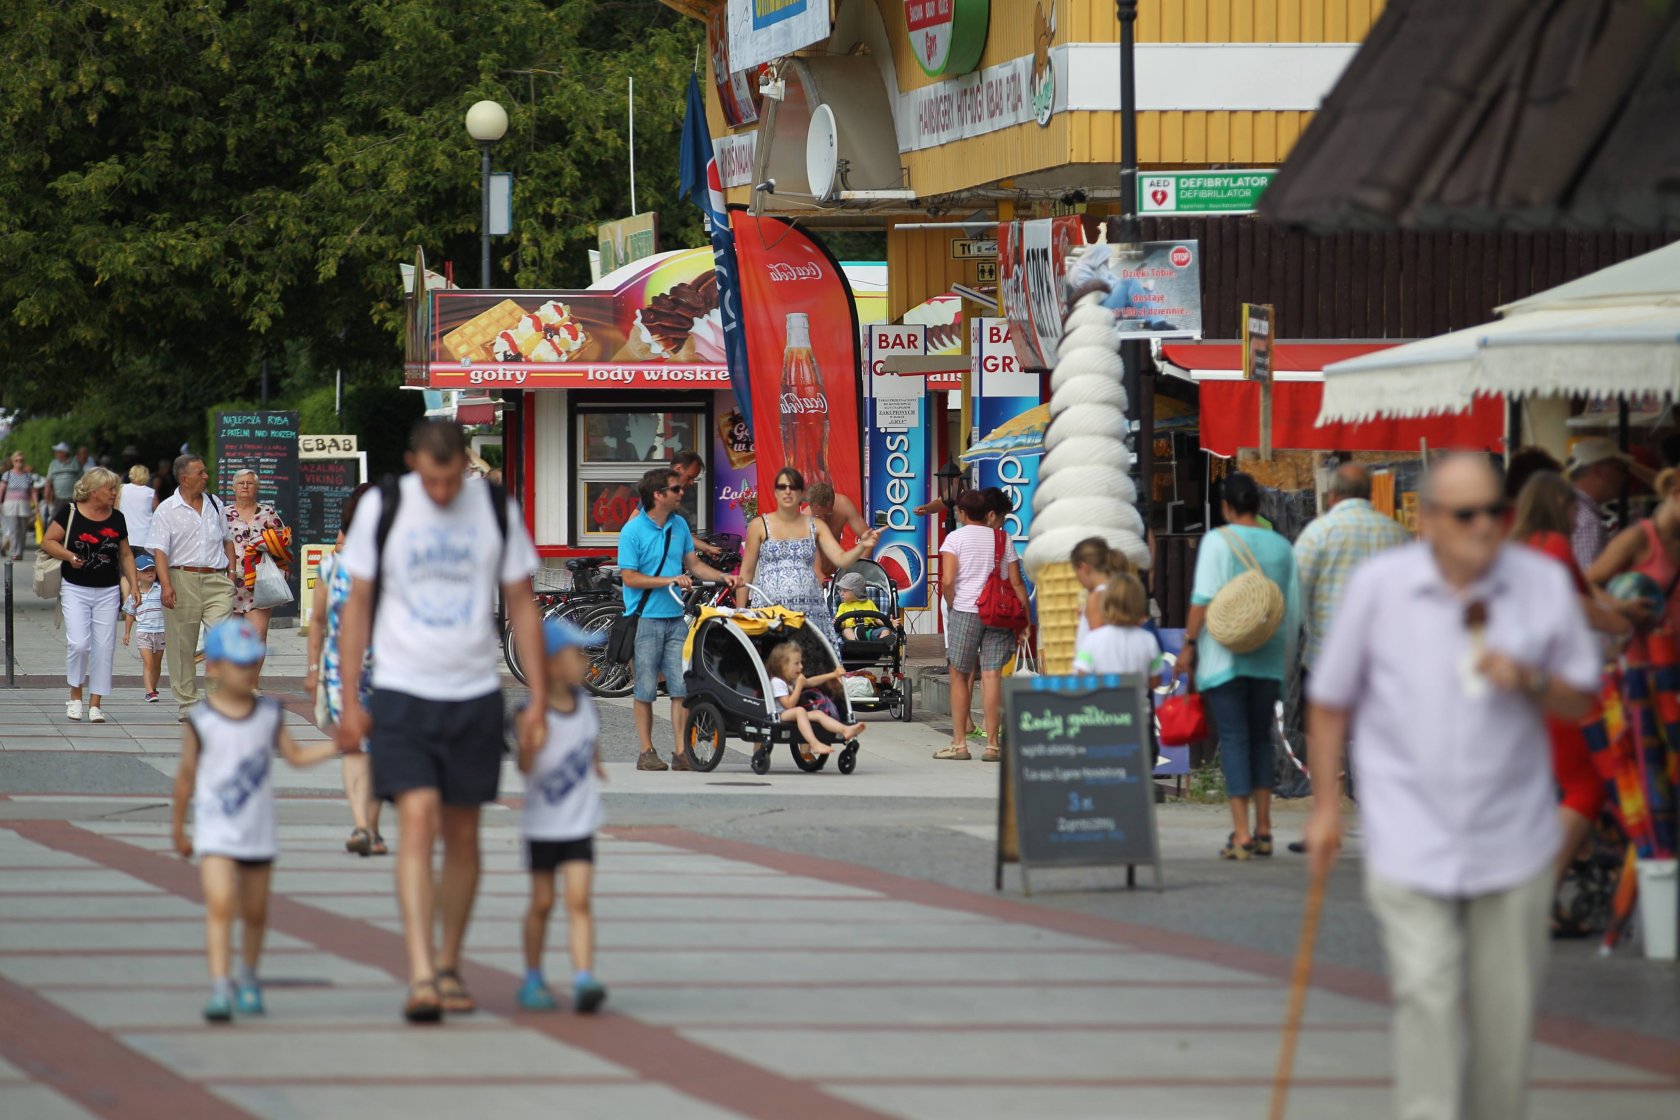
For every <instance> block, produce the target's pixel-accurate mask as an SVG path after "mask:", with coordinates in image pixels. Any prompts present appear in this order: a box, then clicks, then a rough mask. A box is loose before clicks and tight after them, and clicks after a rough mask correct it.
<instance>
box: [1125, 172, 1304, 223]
mask: <svg viewBox="0 0 1680 1120" xmlns="http://www.w3.org/2000/svg"><path fill="white" fill-rule="evenodd" d="M1276 176H1277V172H1276V171H1275V170H1272V169H1269V168H1268V169H1260V170H1246V171H1150V172H1146V173H1140V174H1139V175H1138V213H1140V214H1252V213H1254V211H1255V210H1256V209H1257V208H1258V206H1259V204H1260V196H1261V194H1263V193H1265V190H1266V188H1267V187H1268V186H1270V185H1271V182H1272V180H1273V179H1274V178H1275V177H1276Z"/></svg>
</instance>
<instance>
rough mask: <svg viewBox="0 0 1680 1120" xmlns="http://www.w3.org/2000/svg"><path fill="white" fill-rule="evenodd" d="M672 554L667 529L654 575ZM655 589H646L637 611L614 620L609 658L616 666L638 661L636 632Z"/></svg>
mask: <svg viewBox="0 0 1680 1120" xmlns="http://www.w3.org/2000/svg"><path fill="white" fill-rule="evenodd" d="M670 554H671V528H670V526H666V528H665V547H664V548H662V549H660V550H659V563H657V564H655V565H654V566H653V574H654V575H655V576H657V575H659V572H660V569H662V568H664V567H665V557H667V556H669V555H670ZM653 592H654V588H651V587H649V588H646V589H645V590H643V592H642V599H641V602H639V603H637V604H636V609H635V610H633V611H626V612H625V613H623V614H621V615H619V616H618V617H617V618H615V619H613V624H612V629H611V630H609V631H607V657H608V658H610V659H611V660H612V662H613V664H615V665H628V664H630V663H631V662H632V661H634V660H635V659H636V630H637V628H638V627H639V626H641V622H642V610H643V608H645V607H646V606H647V601H648V596H649V595H652V594H653Z"/></svg>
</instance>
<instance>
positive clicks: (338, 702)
mask: <svg viewBox="0 0 1680 1120" xmlns="http://www.w3.org/2000/svg"><path fill="white" fill-rule="evenodd" d="M374 486H375V484H374V483H372V482H364V483H362V484H361V485H360V486H358V487H356V488H355V489H354V490H352V491H351V492H350V496H349V497H348V498H346V499H345V500H344V513H343V515H342V516H341V517H340V519H339V520H340V523H341V524H344V525H349V524H350V520H351V518H352V517H354V516H355V513H356V503H357V502H359V501H361V499H362V495H363V494H365V493H367V492H368V491H369V490H372V489H374ZM343 547H344V532H343V530H340V531H339V534H338V545H337V548H335V549H334V550H333V552H332V553H331V554H329V555H328V556H326V557H325V558H324V559H322V561H321V569H320V572H319V573H318V574H317V575H316V577H315V600H314V604H315V605H314V607H313V608H312V612H311V613H312V615H313V617H314V618H315V619H316V620H317V621H316V622H315V624H314V625H312V626H311V627H310V628H309V678H308V679H307V680H306V681H304V685H303V688H304V691H305V692H306V693H308V694H309V695H311V696H315V697H316V698H317V699H316V705H315V713H316V719H317V720H318V721H321V722H322V726H323V727H328V726H332V725H334V724H337V723H338V720H339V716H340V715H341V714H342V713H343V711H344V675H343V673H342V672H340V670H339V664H338V634H339V626H340V623H341V620H342V618H343V616H344V604H345V601H346V600H348V599H349V598H350V572H349V571H348V570H347V569H346V568H345V567H344V565H343V564H340V563H339V562H338V549H339V548H343ZM372 666H373V651H372V649H371V648H370V649H369V650H368V655H367V657H366V659H365V664H364V665H363V669H362V703H363V704H366V703H367V702H368V700H370V699H371V698H372V696H373V672H372ZM317 687H318V688H319V691H317ZM344 798H345V800H346V801H348V802H349V803H350V819H351V821H352V822H353V831H352V832H351V833H350V839H349V840H346V841H345V842H344V850H345V851H347V852H351V853H353V854H355V855H359V856H370V855H371V856H382V855H386V854H388V853H389V852H390V849H389V848H388V847H386V845H385V838H384V837H382V836H380V835H379V799H378V798H376V797H374V796H373V779H372V775H371V765H370V760H369V758H368V753H367V744H366V743H364V744H363V745H362V749H361V750H360V751H356V752H354V753H351V754H347V755H345V756H344Z"/></svg>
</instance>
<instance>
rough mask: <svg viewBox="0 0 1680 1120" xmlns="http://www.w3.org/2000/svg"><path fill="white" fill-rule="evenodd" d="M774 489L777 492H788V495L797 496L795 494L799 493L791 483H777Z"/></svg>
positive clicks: (797, 488)
mask: <svg viewBox="0 0 1680 1120" xmlns="http://www.w3.org/2000/svg"><path fill="white" fill-rule="evenodd" d="M776 489H778V490H786V491H787V492H788V493H790V494H797V493H799V487H797V486H795V485H794V484H793V483H791V482H778V483H776Z"/></svg>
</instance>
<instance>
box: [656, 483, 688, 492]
mask: <svg viewBox="0 0 1680 1120" xmlns="http://www.w3.org/2000/svg"><path fill="white" fill-rule="evenodd" d="M686 489H688V487H686V486H682V485H677V486H667V487H665V488H664V489H662V490H660V491H659V492H660V493H661V494H681V493H682V492H683V491H684V490H686Z"/></svg>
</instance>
